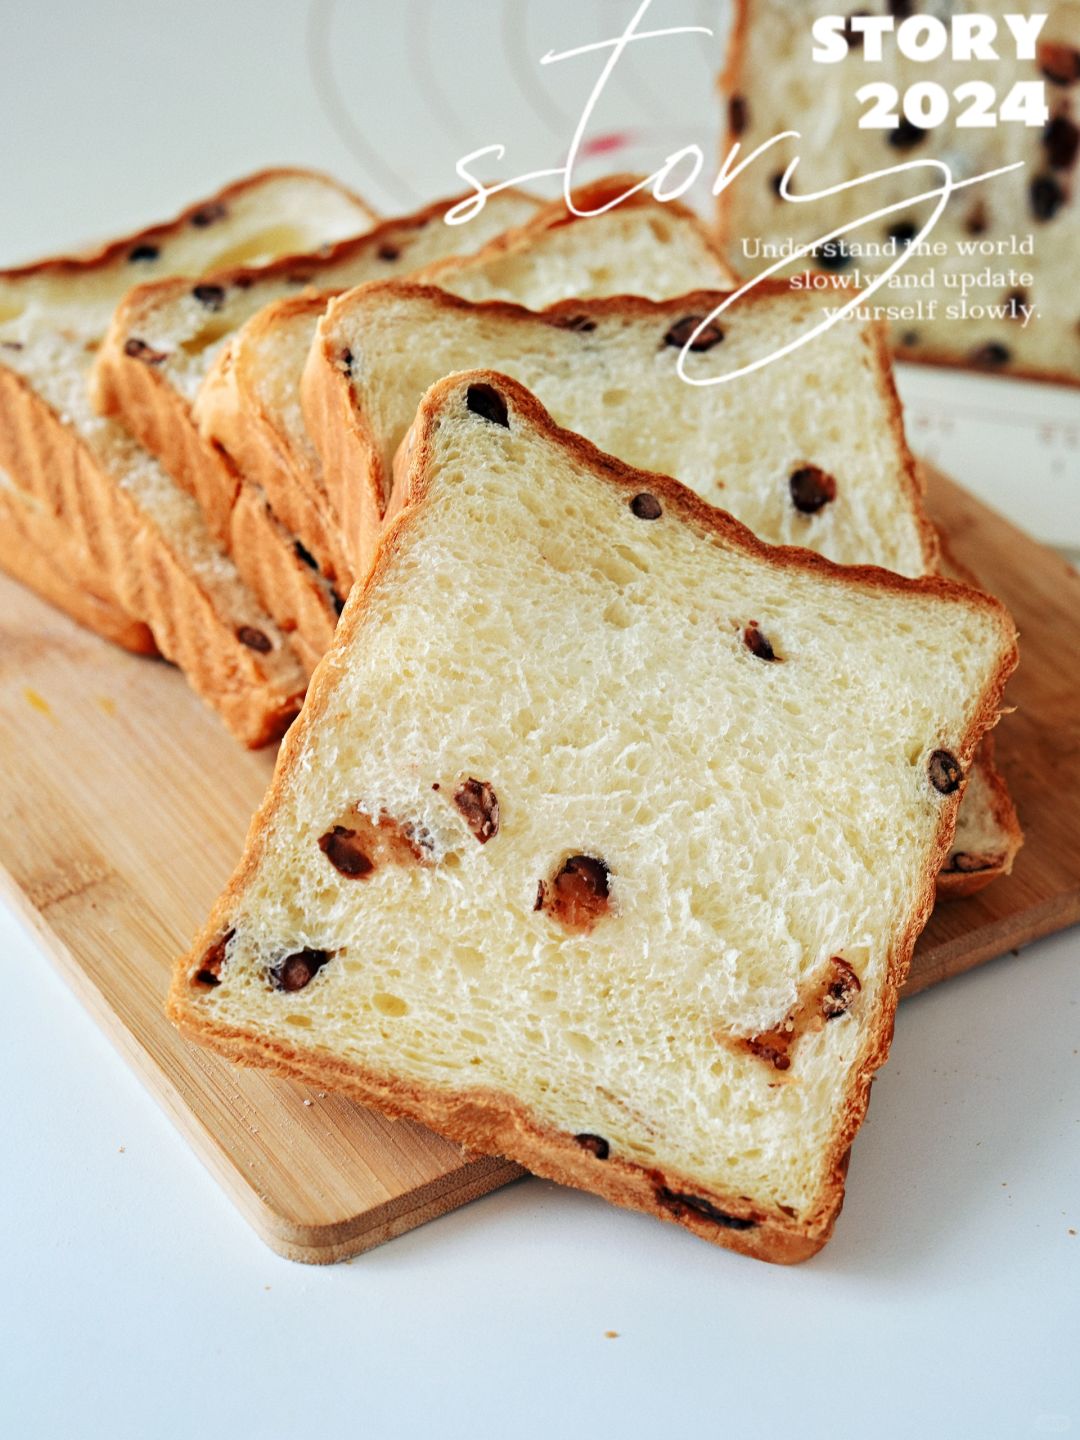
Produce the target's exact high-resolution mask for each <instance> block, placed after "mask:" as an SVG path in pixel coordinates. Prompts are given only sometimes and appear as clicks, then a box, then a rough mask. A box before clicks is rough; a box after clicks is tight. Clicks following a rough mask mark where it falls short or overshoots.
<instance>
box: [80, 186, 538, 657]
mask: <svg viewBox="0 0 1080 1440" xmlns="http://www.w3.org/2000/svg"><path fill="white" fill-rule="evenodd" d="M453 203H454V202H453V201H440V202H438V203H436V204H433V205H428V206H425V207H424V209H422V210H419V211H417V212H416V213H414V214H411V215H405V216H401V217H398V218H396V219H393V220H386V221H383V222H382V223H381V224H379V225H377V226H375V227H374V228H371V227H370V224H369V221H370V217H369V216H368V214H367V213H366V212H364V211H361V212H360V213H358V214H357V216H356V217H355V222H354V225H353V227H352V228H353V229H362V230H363V233H362V234H359V235H355V234H354V235H351V236H350V238H349V239H347V240H344V241H341V242H339V243H338V244H335V245H325V244H321V243H320V244H319V245H318V247H317V248H316V247H315V246H314V245H313V247H312V249H311V250H310V253H306V254H290V255H284V256H281V257H280V258H279V259H277V260H276V261H275V262H274V263H273V264H270V265H264V266H260V267H258V268H253V267H251V266H249V265H239V266H234V267H232V268H226V269H220V270H215V271H213V272H212V273H210V274H206V275H203V276H202V277H201V278H198V279H195V278H194V277H192V276H183V275H179V276H173V277H171V278H168V279H164V280H158V281H155V282H153V283H150V284H146V285H140V286H138V287H137V288H136V289H134V290H132V291H131V292H129V294H128V295H127V296H126V297H125V298H124V300H123V301H122V303H121V304H120V305H119V306H118V307H117V310H116V312H115V314H114V316H113V321H112V324H111V326H110V328H109V332H108V334H107V336H106V338H105V341H104V343H103V344H102V346H101V348H100V350H99V351H98V355H97V359H96V362H95V365H94V372H93V385H92V391H93V397H94V403H95V405H96V407H97V409H98V410H99V411H100V412H101V413H102V414H106V415H109V416H113V417H115V418H117V419H119V420H120V421H121V422H122V423H123V424H124V426H125V427H126V428H127V429H128V430H129V431H130V432H131V434H132V435H134V436H135V438H136V439H137V440H139V441H140V443H141V444H142V445H143V446H144V447H145V448H146V449H147V450H149V451H150V452H151V453H152V454H153V455H155V456H156V457H157V458H158V459H159V460H160V462H161V464H162V465H163V466H164V467H165V469H166V470H167V471H168V473H169V475H170V476H171V477H172V478H173V479H174V480H175V481H176V482H177V484H178V485H179V486H180V487H181V488H182V489H183V490H185V491H187V492H188V493H189V494H191V495H192V496H194V498H195V499H196V500H197V501H198V503H199V506H200V508H201V510H202V513H203V516H204V518H205V520H206V523H207V525H208V527H209V529H210V532H211V534H212V535H213V536H214V537H215V539H216V540H217V541H218V544H219V547H220V548H221V549H222V550H223V551H226V552H228V553H230V554H231V555H232V556H233V559H234V560H235V562H236V565H237V568H238V569H239V571H240V574H241V576H242V577H243V579H244V582H245V583H246V584H247V585H248V587H249V588H250V589H251V590H252V591H253V592H254V594H255V595H256V596H257V597H258V599H259V601H260V603H261V604H262V606H263V607H264V608H265V610H266V611H267V613H268V614H269V615H271V616H272V617H273V619H274V620H275V621H276V622H277V624H278V626H279V627H280V629H281V630H282V631H283V632H284V633H285V634H286V635H287V636H288V637H289V641H290V643H291V645H292V647H293V649H294V651H295V652H296V654H297V656H298V657H299V659H300V662H301V664H302V666H303V668H304V672H305V674H308V673H310V668H311V665H312V662H313V658H317V657H318V655H320V654H321V653H322V651H323V650H324V649H325V646H326V640H327V638H328V636H329V635H331V634H332V633H333V629H334V625H335V623H336V621H337V613H338V606H339V602H340V598H341V597H342V596H343V595H345V594H346V593H347V591H348V586H349V584H350V583H351V575H350V574H349V573H348V572H347V570H345V569H344V568H343V562H342V557H341V546H340V544H339V543H338V539H337V531H338V527H337V525H336V524H335V522H334V521H333V518H332V517H331V516H329V515H327V514H326V513H325V511H324V508H322V507H320V505H319V503H318V500H317V498H312V497H311V496H310V495H308V494H306V493H305V492H304V491H303V490H302V489H299V488H298V487H297V486H296V484H295V477H294V476H293V474H291V473H287V472H286V471H284V470H283V467H282V464H281V452H280V446H279V445H278V444H277V443H276V438H275V436H274V434H273V433H272V427H271V426H268V425H266V424H264V423H261V422H260V419H259V417H258V416H257V415H253V414H248V413H246V412H245V413H244V414H243V415H242V416H240V417H238V424H237V425H234V426H231V427H230V426H229V425H228V424H223V425H222V426H221V427H219V429H220V430H222V431H224V432H225V433H224V434H222V433H212V432H210V431H209V430H207V431H205V432H203V431H201V429H200V425H199V423H198V421H197V420H196V418H195V416H194V415H193V413H192V402H193V400H194V399H195V396H196V395H197V394H198V393H199V392H200V387H202V388H203V389H205V390H206V391H207V393H208V396H209V399H208V401H207V407H208V409H209V412H210V413H212V414H215V415H217V416H218V417H221V416H222V414H223V413H228V412H229V402H230V400H231V399H232V398H233V397H234V386H233V384H232V377H233V374H234V370H233V365H232V360H231V357H230V355H229V354H228V353H227V352H228V347H229V340H230V337H231V336H233V335H235V332H236V331H237V330H238V329H239V328H240V327H241V326H242V325H243V324H244V322H245V321H246V320H248V319H249V318H250V317H252V316H255V315H257V314H259V312H260V311H261V310H262V309H263V308H264V307H265V306H266V305H268V304H269V303H271V302H272V301H274V300H275V299H277V298H280V297H282V296H289V297H291V298H292V300H293V301H295V300H296V299H297V298H298V297H299V298H301V299H303V300H305V301H308V300H314V301H315V303H316V305H319V306H320V308H321V304H322V303H325V298H326V296H327V295H328V294H329V293H333V290H335V289H340V288H344V287H347V286H351V285H357V284H360V283H362V282H363V281H365V280H370V279H372V278H374V277H376V276H379V277H384V276H392V275H407V274H408V273H409V272H410V271H411V270H413V269H415V268H416V267H418V266H421V265H424V264H427V263H429V262H430V261H432V260H433V259H435V258H437V257H445V256H447V255H450V254H452V253H455V252H456V251H458V250H460V249H462V248H468V247H470V246H479V245H483V244H484V243H485V242H486V241H487V240H489V239H490V238H491V237H492V236H493V235H495V234H497V233H498V232H499V231H500V230H502V229H505V228H506V227H507V226H508V225H513V224H516V223H517V222H518V221H520V220H522V219H523V218H524V217H525V216H527V215H531V214H532V213H533V212H534V211H535V210H536V208H537V205H538V202H537V201H536V200H534V199H532V198H531V197H529V196H527V195H523V194H521V193H520V192H517V191H512V190H511V191H506V192H504V193H503V194H502V195H500V196H499V197H497V200H496V201H495V202H493V203H492V205H491V206H490V207H488V208H487V209H486V210H485V213H484V214H483V215H481V216H480V217H478V219H477V221H476V222H475V224H471V225H466V226H456V227H453V226H449V225H446V224H445V223H443V216H444V214H445V212H446V211H447V209H449V208H450V206H451V205H452V204H453ZM320 239H321V237H320ZM328 287H329V288H328ZM319 295H322V296H323V297H324V298H323V300H322V302H320V301H319V300H318V296H319ZM314 324H315V321H314V320H312V329H314ZM267 364H268V367H269V368H270V370H271V371H272V372H274V373H276V371H277V370H278V369H279V368H280V361H279V360H278V359H277V358H276V357H275V356H273V355H271V356H269V357H268V358H267ZM210 372H213V379H212V380H208V379H207V377H208V374H209V373H210ZM204 382H205V384H204ZM245 484H246V485H248V486H255V487H256V491H255V493H242V491H243V489H244V486H245ZM264 491H265V494H264V493H262V492H264ZM267 500H269V503H270V507H271V508H270V510H269V511H267V509H266V505H267ZM238 510H239V511H240V513H239V514H237V511H238ZM298 541H299V545H298V544H297V542H298Z"/></svg>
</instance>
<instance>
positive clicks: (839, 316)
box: [445, 0, 1025, 385]
mask: <svg viewBox="0 0 1080 1440" xmlns="http://www.w3.org/2000/svg"><path fill="white" fill-rule="evenodd" d="M651 4H652V0H642V3H641V4H640V5H639V6H638V8H637V10H636V12H635V13H634V15H633V17H632V19H631V20H630V23H629V24H628V25H627V27H626V29H625V30H624V31H623V33H622V34H621V35H619V36H616V37H615V38H614V39H611V40H597V41H594V42H593V43H592V44H589V45H579V46H577V47H576V48H575V49H572V50H562V51H558V52H556V51H553V50H549V51H548V53H547V54H546V55H544V56H542V57H541V59H540V64H541V65H556V64H558V63H559V62H560V61H563V60H569V59H572V58H574V57H576V56H578V55H586V54H590V53H592V52H596V53H602V52H603V51H608V52H609V54H608V56H607V59H606V60H605V62H604V66H603V69H602V70H601V72H600V74H599V76H598V78H597V81H596V84H595V85H594V86H593V89H592V92H591V94H590V95H589V98H588V99H587V100H586V102H585V107H584V109H583V110H582V112H581V117H580V119H579V120H578V123H577V127H576V129H575V130H574V134H573V138H572V139H571V141H570V148H569V150H568V152H567V156H566V162H565V164H563V165H559V166H555V167H553V168H550V169H545V170H530V171H527V172H526V173H525V174H522V175H516V176H514V178H513V179H511V180H503V181H500V182H498V183H497V184H494V185H487V184H485V183H484V182H483V181H482V180H479V179H478V178H477V177H476V175H475V174H474V173H473V171H472V169H471V168H470V167H472V166H473V165H474V164H475V162H476V161H478V160H486V159H489V158H491V157H494V158H495V159H496V160H502V159H503V158H504V157H505V155H506V146H505V145H499V144H495V145H484V146H482V147H481V148H480V149H479V150H473V151H471V152H470V153H469V154H468V155H463V156H462V157H461V159H460V160H459V161H458V163H457V167H456V169H457V173H458V175H459V176H460V178H461V179H462V180H465V181H466V182H467V183H468V184H470V185H471V186H473V190H474V193H473V194H471V195H469V196H467V197H466V198H465V199H464V200H461V201H459V202H458V204H457V205H455V206H453V208H452V209H450V210H449V211H448V212H447V214H446V217H445V219H446V223H447V224H448V225H463V224H465V223H466V222H467V221H469V220H471V219H472V218H473V216H474V215H478V214H479V213H480V211H481V210H482V209H483V208H484V205H485V204H486V203H487V199H488V196H490V195H497V194H498V193H499V192H500V191H501V190H506V189H509V188H510V187H511V186H514V185H521V184H524V183H526V182H528V181H529V180H541V179H547V178H548V177H550V176H554V175H559V176H561V177H562V183H563V198H564V200H565V202H566V205H567V207H568V209H569V210H570V211H571V213H572V214H574V215H579V216H582V217H583V218H585V217H587V216H589V215H601V214H603V213H604V212H605V211H607V210H611V209H614V207H615V206H616V205H620V204H621V203H622V202H623V201H624V200H626V199H629V197H630V196H631V195H636V194H637V193H638V192H639V191H643V190H649V189H651V191H652V194H653V196H654V197H655V198H656V199H657V200H660V201H666V200H675V199H677V198H678V197H679V196H681V195H684V194H685V193H686V192H687V191H688V190H689V189H690V187H691V186H692V185H694V184H695V183H696V182H697V180H698V178H699V176H700V175H701V172H702V169H703V167H704V164H705V156H704V154H703V152H702V150H701V147H700V146H699V145H693V144H691V145H684V146H683V147H682V149H680V150H676V151H674V152H672V154H670V155H668V156H667V158H666V159H665V160H664V163H663V164H662V165H661V166H660V168H659V169H657V170H655V171H654V172H653V173H652V174H651V175H647V176H646V177H645V179H643V180H641V181H640V182H639V183H638V184H636V185H634V186H632V187H631V188H630V189H628V190H626V191H625V192H624V193H623V194H622V195H619V196H616V197H615V199H613V200H609V201H608V202H607V203H606V204H604V205H602V206H600V207H599V208H598V209H596V210H590V211H583V210H579V209H578V208H577V206H576V205H575V203H574V197H573V188H574V179H573V177H574V168H575V166H576V164H577V160H578V154H579V151H580V149H581V145H582V141H583V139H584V137H585V132H586V130H587V128H588V125H589V121H590V120H591V118H592V115H593V111H594V110H595V109H596V105H597V103H598V101H599V99H600V97H601V95H602V94H603V92H604V87H605V86H606V85H607V82H608V80H609V79H610V78H611V76H612V74H613V72H614V70H615V67H616V66H617V65H618V63H619V60H620V59H621V57H622V55H623V52H624V51H625V50H626V49H627V48H628V47H629V46H630V45H635V44H638V43H640V42H642V41H645V40H661V39H665V38H667V37H670V36H674V35H709V36H711V35H713V33H714V32H713V31H712V30H711V29H710V28H709V27H708V26H705V25H679V26H674V27H672V28H670V29H665V30H642V29H640V28H639V27H640V25H641V23H642V21H643V20H644V19H645V16H646V14H647V12H648V10H649V7H650V5H651ZM801 138H802V137H801V135H800V132H799V131H798V130H784V131H782V132H781V133H780V134H778V135H774V136H773V137H772V138H771V139H769V140H766V141H765V142H764V143H763V144H761V145H759V146H758V147H757V148H756V149H755V150H753V151H751V152H750V154H748V155H746V156H744V157H743V158H742V159H739V151H740V149H741V148H742V147H741V145H740V143H739V142H738V141H736V142H735V143H734V144H733V145H732V147H731V149H730V151H729V152H728V154H727V155H726V156H725V157H724V161H723V164H722V165H721V166H720V170H719V172H718V174H717V176H716V179H715V180H714V182H713V185H712V193H713V195H714V196H717V195H720V194H721V193H722V192H723V191H724V190H725V189H727V187H728V186H729V185H731V184H732V183H733V182H734V181H735V180H737V179H738V177H739V176H740V175H741V174H742V173H743V171H744V170H746V169H748V168H749V167H750V166H751V165H753V164H754V162H755V161H756V160H758V159H759V157H760V156H762V155H764V154H765V153H766V152H767V151H768V150H771V149H772V148H773V146H774V145H778V144H779V143H780V142H781V141H782V140H799V139H801ZM1024 163H1025V162H1024V161H1023V160H1018V161H1016V162H1015V163H1014V164H1012V165H1003V166H1001V167H999V168H998V169H996V170H986V171H984V172H983V173H982V174H980V175H971V176H969V177H968V178H967V179H965V180H954V178H953V173H952V170H951V168H950V167H949V165H947V164H946V162H945V161H944V160H929V159H927V160H906V161H903V162H902V163H901V164H898V165H892V166H889V167H887V168H885V169H882V170H874V171H872V172H871V173H870V174H868V175H863V176H860V177H858V178H856V179H854V180H845V181H843V182H842V183H841V184H838V185H831V186H828V187H827V188H825V189H823V190H817V191H812V192H803V193H800V194H798V195H795V194H793V193H792V191H791V188H790V185H791V181H792V178H793V177H794V175H795V173H796V171H797V169H798V166H799V157H798V156H796V157H795V158H794V159H793V160H792V161H791V162H790V164H789V165H788V167H787V169H786V170H785V171H784V174H783V178H782V180H781V182H780V187H779V194H780V196H781V198H782V199H784V200H786V201H789V202H790V203H792V204H796V205H806V204H812V203H813V202H814V201H817V200H822V199H825V198H826V197H827V196H829V195H836V194H838V193H839V192H841V191H843V190H855V189H858V187H859V186H862V185H871V184H873V183H874V182H875V181H877V180H880V179H882V178H883V177H885V176H889V175H899V174H901V173H903V172H904V171H905V170H923V171H926V172H927V179H928V181H930V180H933V181H936V183H933V184H929V185H928V188H927V189H925V190H923V191H921V192H920V193H919V194H916V195H909V196H907V197H906V198H905V199H904V200H902V201H898V202H896V203H895V204H892V205H885V206H882V207H881V208H880V209H877V210H873V211H869V212H868V213H867V214H865V215H863V216H860V217H859V218H858V219H856V220H852V221H849V222H848V223H847V224H845V225H839V226H837V227H836V228H835V229H832V230H828V231H826V232H825V233H824V234H822V235H819V236H818V237H817V238H816V239H815V240H811V241H809V242H807V243H806V244H805V245H799V246H791V247H785V253H784V254H783V255H782V256H781V257H780V259H778V260H777V261H776V262H775V263H774V264H772V265H769V266H768V267H767V268H766V269H764V270H762V271H761V272H760V273H759V274H758V275H755V276H754V277H753V279H751V280H747V281H746V282H745V284H743V285H741V286H740V287H739V289H737V290H733V291H730V292H729V293H728V294H726V295H725V296H724V298H723V300H722V301H721V302H720V304H719V305H717V306H716V308H715V309H714V310H712V311H711V312H710V313H709V314H708V315H705V316H703V317H702V319H701V322H700V324H699V325H698V326H697V328H696V329H695V330H694V332H693V334H692V335H690V337H689V338H688V339H687V341H686V344H685V345H684V346H683V348H682V350H681V351H680V352H679V359H678V374H679V377H680V378H681V379H682V380H684V381H685V382H686V383H687V384H688V385H723V384H726V383H727V382H728V381H730V380H737V379H739V377H740V376H742V375H749V374H751V373H752V372H753V371H755V370H760V369H762V368H763V367H764V366H766V365H768V364H770V363H771V362H772V361H773V360H778V359H780V358H781V356H783V355H789V354H790V353H791V352H792V351H794V350H798V349H799V348H800V347H801V346H803V345H806V344H808V343H809V342H810V341H811V340H813V339H814V338H815V336H817V335H820V334H822V333H823V332H824V331H826V330H828V329H830V328H831V327H832V326H833V325H836V324H838V323H839V322H840V321H841V320H843V319H845V317H846V316H848V315H850V314H851V312H852V311H853V310H855V309H857V308H858V307H860V306H865V305H866V303H867V301H868V300H869V299H870V297H871V296H873V295H874V294H875V293H876V292H877V291H878V290H880V289H881V288H882V287H883V286H885V285H887V284H888V283H889V281H890V279H891V278H892V277H893V276H894V275H895V274H897V272H898V271H899V270H901V269H902V268H903V266H904V265H905V264H907V262H908V260H909V259H910V258H911V257H912V256H913V255H915V254H917V253H918V251H919V247H920V245H922V243H923V241H924V240H925V239H926V237H927V236H928V235H929V234H930V233H931V231H932V230H933V229H934V226H935V225H936V224H937V222H938V220H939V219H940V217H941V215H942V214H943V213H944V211H945V207H946V206H947V205H948V203H949V201H950V199H951V198H952V196H953V194H954V193H955V192H956V191H958V190H966V189H968V188H969V187H970V186H972V185H978V184H980V183H981V182H982V181H984V180H990V179H993V177H994V176H996V175H1005V174H1007V173H1008V172H1009V171H1010V170H1018V169H1021V168H1022V167H1023V165H1024ZM680 175H681V177H682V178H679V177H680ZM923 200H936V202H937V203H936V204H935V205H934V207H933V209H932V211H931V213H930V215H929V217H928V218H927V219H926V221H925V222H924V224H923V226H922V228H921V229H920V230H919V231H918V233H917V234H916V235H915V236H914V237H913V238H912V240H911V243H910V244H909V245H908V246H906V247H905V248H902V249H901V250H900V251H899V252H898V253H897V255H896V258H895V259H894V260H892V261H891V263H890V264H889V265H888V266H886V268H885V269H884V270H882V271H881V272H880V274H878V275H876V276H875V277H874V278H873V279H872V280H871V281H870V283H869V284H868V285H867V286H866V287H865V289H863V290H861V291H856V292H855V293H854V294H853V295H852V297H851V299H850V300H848V301H847V302H846V303H845V304H844V305H842V306H841V307H840V308H839V309H837V310H831V309H830V310H829V311H828V312H827V313H826V314H825V317H824V318H823V319H822V320H821V321H820V322H819V323H818V324H816V325H815V326H813V328H812V329H809V330H806V331H804V332H803V333H802V334H800V335H799V336H798V337H797V338H796V339H794V340H792V341H790V342H789V343H788V344H787V345H784V346H782V347H781V348H780V349H777V350H773V351H772V352H771V353H770V354H768V355H763V356H761V357H760V358H759V359H757V360H754V361H753V362H751V363H750V364H747V365H743V366H741V367H740V368H739V369H737V370H730V371H728V372H727V373H726V374H720V375H711V376H701V375H688V374H687V373H686V363H687V356H688V355H689V354H690V353H691V351H692V350H693V348H694V344H695V342H696V341H697V339H698V337H699V336H700V335H701V334H702V333H703V332H704V331H705V330H706V329H707V328H708V327H709V326H710V325H712V324H713V323H714V322H715V321H716V320H717V318H718V317H719V316H720V315H722V314H723V313H724V311H725V310H727V309H728V308H729V306H731V305H735V304H736V303H737V302H738V301H739V300H740V299H741V298H742V297H743V296H744V295H746V294H748V293H749V292H750V291H751V290H753V289H754V287H755V286H756V285H759V284H760V283H761V281H763V280H767V279H768V278H769V277H770V276H771V275H775V274H776V272H777V271H778V270H782V269H784V268H785V267H786V266H788V265H790V264H791V263H792V261H794V260H800V259H802V258H803V257H805V256H807V255H810V254H812V253H813V252H815V251H816V250H818V249H819V248H820V247H821V246H822V245H825V244H827V243H828V242H829V241H833V240H839V239H840V238H841V237H842V236H844V235H847V234H849V233H850V232H851V231H852V230H857V229H859V228H861V227H862V226H863V225H866V224H868V223H869V222H870V221H872V220H878V219H881V218H883V217H885V216H887V215H891V214H893V213H894V212H896V211H898V210H904V211H908V210H910V208H911V207H912V206H913V205H916V204H918V203H919V202H920V201H923ZM714 353H715V352H714Z"/></svg>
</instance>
